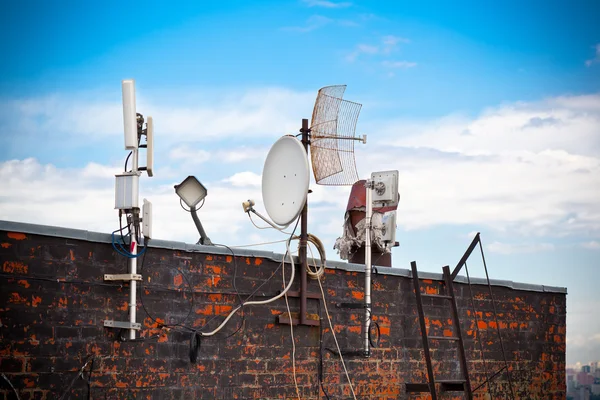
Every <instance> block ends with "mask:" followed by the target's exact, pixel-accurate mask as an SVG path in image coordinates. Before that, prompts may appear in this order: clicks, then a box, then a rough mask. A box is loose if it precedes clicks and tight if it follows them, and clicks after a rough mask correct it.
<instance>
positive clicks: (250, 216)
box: [246, 212, 291, 241]
mask: <svg viewBox="0 0 600 400" xmlns="http://www.w3.org/2000/svg"><path fill="white" fill-rule="evenodd" d="M246 214H248V218H250V222H252V225H254V227H255V228H256V229H275V230H276V231H279V232H281V233H284V234H286V235H290V234H291V233H290V232H286V231H284V229H285V227H283V228H281V229H280V228H275V227H274V226H270V225H269V226H258V225H256V223H255V222H254V220H253V219H252V215H250V212H247V213H246ZM286 226H289V225H286ZM283 241H285V240H283Z"/></svg>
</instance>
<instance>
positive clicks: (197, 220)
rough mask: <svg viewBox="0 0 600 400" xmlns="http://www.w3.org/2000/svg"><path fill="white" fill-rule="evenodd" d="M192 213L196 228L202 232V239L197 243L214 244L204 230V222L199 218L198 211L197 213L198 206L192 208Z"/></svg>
mask: <svg viewBox="0 0 600 400" xmlns="http://www.w3.org/2000/svg"><path fill="white" fill-rule="evenodd" d="M190 213H191V214H192V219H193V220H194V223H195V224H196V229H198V233H199V234H200V240H198V243H196V244H204V245H207V246H212V242H211V241H210V239H209V238H208V236H206V232H205V231H204V227H203V226H202V222H200V218H198V213H197V210H196V207H192V209H191V210H190Z"/></svg>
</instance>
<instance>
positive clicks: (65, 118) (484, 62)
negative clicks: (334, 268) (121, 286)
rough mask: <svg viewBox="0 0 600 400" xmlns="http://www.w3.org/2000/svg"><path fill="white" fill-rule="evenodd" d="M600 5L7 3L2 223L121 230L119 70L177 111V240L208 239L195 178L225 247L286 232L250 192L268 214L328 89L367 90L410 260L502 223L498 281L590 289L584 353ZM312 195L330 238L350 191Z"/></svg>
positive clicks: (160, 185)
mask: <svg viewBox="0 0 600 400" xmlns="http://www.w3.org/2000/svg"><path fill="white" fill-rule="evenodd" d="M598 15H600V3H598V2H596V1H588V2H584V1H574V2H568V3H567V2H559V1H528V2H516V1H505V2H502V3H501V4H499V3H496V2H481V1H474V2H446V3H444V2H434V1H431V2H411V3H409V2H400V1H397V2H360V1H345V2H341V1H337V2H333V1H328V0H306V1H301V0H299V1H292V2H281V1H262V2H259V1H255V2H246V1H223V2H189V3H187V4H186V3H182V4H178V5H177V6H172V5H168V4H167V3H163V2H144V3H135V2H130V3H129V4H126V5H123V4H119V3H118V2H106V3H103V4H102V5H99V4H91V3H89V2H75V1H72V2H69V1H65V2H61V4H60V5H56V4H50V3H48V2H29V1H22V2H5V3H3V4H2V5H0V26H2V35H0V53H1V54H3V55H4V57H3V61H4V62H3V63H2V64H1V65H0V178H1V179H2V180H3V185H2V187H0V203H1V207H0V219H8V220H18V221H27V222H37V223H46V224H53V225H62V226H72V227H77V228H84V229H90V230H100V231H105V232H107V231H111V230H113V229H114V226H115V223H116V215H115V212H114V211H113V210H112V207H113V203H112V202H113V196H114V194H113V179H114V178H113V176H114V174H115V173H118V172H120V171H121V170H122V163H123V160H124V157H125V156H126V152H125V151H124V150H123V148H122V121H121V118H122V114H121V108H120V107H121V105H120V102H121V97H120V96H121V93H120V90H121V88H120V82H121V80H122V79H126V78H135V79H136V88H137V93H138V111H139V112H142V113H144V114H145V115H152V116H153V117H154V120H155V124H156V136H157V137H156V154H155V156H156V166H155V169H156V173H155V175H156V176H155V177H154V178H152V179H148V178H145V179H142V181H141V192H142V195H144V196H146V197H148V198H149V199H150V200H152V201H153V202H154V204H155V229H156V236H157V237H160V238H164V239H175V240H185V241H189V242H192V241H195V233H194V229H193V225H192V224H191V223H190V221H188V216H187V215H185V213H184V212H182V211H181V210H180V209H178V203H177V200H176V198H174V194H173V193H172V185H173V183H177V182H179V181H181V180H182V179H183V178H184V177H185V176H187V175H189V174H194V175H196V176H198V177H199V178H200V179H201V180H202V181H203V182H205V184H206V186H207V187H208V190H209V197H208V198H207V202H206V206H205V209H204V210H203V211H202V212H203V215H202V217H203V221H205V225H206V227H207V230H208V232H209V235H210V236H211V239H213V240H214V241H220V242H226V243H227V244H230V245H233V244H246V243H253V242H254V243H255V242H259V241H265V240H275V239H277V238H278V236H277V235H276V234H275V233H269V232H266V231H257V230H256V229H254V228H253V227H252V226H251V225H250V224H249V222H248V220H247V218H246V217H245V216H244V215H243V213H242V212H241V211H240V210H241V208H240V207H239V204H240V202H241V201H243V200H245V199H247V198H248V197H254V198H255V199H256V200H257V203H258V205H257V206H258V207H259V209H260V206H261V201H260V198H261V195H260V188H259V184H260V174H261V171H262V163H263V160H264V158H265V156H266V153H267V151H268V149H269V146H270V145H271V144H272V143H273V142H274V141H275V140H276V139H277V138H278V137H279V136H281V135H283V134H287V133H295V132H296V131H297V129H298V127H299V122H300V119H301V118H309V117H310V115H311V112H312V104H313V102H314V98H315V96H316V92H317V90H318V89H319V88H320V87H322V86H326V85H331V84H347V85H348V88H347V91H346V98H348V99H349V100H353V101H357V102H360V103H362V104H363V109H362V111H361V115H360V118H359V123H358V131H359V132H358V133H360V134H362V133H367V134H368V135H369V141H368V144H367V145H366V146H362V145H361V146H359V147H358V148H357V150H356V155H357V165H358V169H359V172H360V175H361V176H362V177H366V176H368V175H369V174H370V172H371V171H376V170H385V169H398V170H399V171H400V191H401V193H402V196H403V197H402V198H403V200H402V202H401V204H400V207H399V213H400V214H399V218H398V224H399V228H398V240H399V241H400V242H401V247H400V249H396V250H395V254H394V265H395V266H398V267H403V268H408V266H409V264H408V263H409V262H410V261H411V260H417V261H418V262H419V265H420V266H421V268H422V269H424V270H429V271H439V270H440V268H441V266H442V265H444V264H451V265H452V264H454V263H455V262H456V261H457V260H458V259H459V258H460V256H461V254H462V252H463V251H464V249H465V248H466V246H467V245H468V243H469V241H470V235H472V233H473V232H476V231H481V232H482V238H483V240H484V244H485V245H486V251H487V252H488V253H489V255H488V262H489V267H490V274H491V276H492V277H493V278H498V279H509V280H514V281H521V282H530V283H539V284H546V285H553V286H562V287H565V286H566V287H567V288H568V289H569V296H568V347H567V348H568V350H567V353H568V356H567V357H568V362H569V363H574V362H577V361H581V362H587V361H590V360H592V359H600V321H599V319H598V318H597V317H595V318H594V317H593V313H596V315H597V314H598V309H599V308H600V303H598V299H597V295H596V293H597V290H598V283H597V282H598V279H597V276H598V272H597V271H598V267H599V265H598V264H599V260H600V205H599V204H598V199H600V25H599V24H598V23H597V16H598ZM313 187H314V190H315V193H314V194H313V195H311V198H310V202H311V210H312V212H311V221H313V222H311V224H312V226H311V231H313V232H314V233H315V234H317V235H318V236H320V237H322V238H323V239H324V240H325V242H326V244H327V246H328V247H329V248H331V246H332V245H333V242H334V241H335V238H336V237H337V236H339V235H340V234H341V233H342V231H341V223H342V218H343V209H344V208H345V204H346V201H347V196H348V189H347V188H329V187H317V186H315V185H313ZM40 193H41V202H42V203H43V205H40V204H39V203H32V201H33V200H31V199H32V198H34V196H33V195H34V194H35V195H36V198H39V196H40ZM213 199H214V200H213ZM211 200H212V202H211ZM48 210H53V212H48ZM266 248H268V249H271V250H274V251H279V252H283V248H281V247H278V246H277V245H275V246H271V247H266ZM330 257H331V258H334V259H335V258H336V255H335V253H334V252H333V251H331V252H330ZM478 267H479V268H480V266H477V265H476V264H474V266H473V268H474V269H475V271H474V274H475V275H478V276H482V275H483V271H482V270H481V269H479V270H477V268H478Z"/></svg>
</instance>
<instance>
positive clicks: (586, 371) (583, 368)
mask: <svg viewBox="0 0 600 400" xmlns="http://www.w3.org/2000/svg"><path fill="white" fill-rule="evenodd" d="M581 372H585V373H586V374H589V373H591V372H592V367H591V366H589V365H584V366H583V367H581Z"/></svg>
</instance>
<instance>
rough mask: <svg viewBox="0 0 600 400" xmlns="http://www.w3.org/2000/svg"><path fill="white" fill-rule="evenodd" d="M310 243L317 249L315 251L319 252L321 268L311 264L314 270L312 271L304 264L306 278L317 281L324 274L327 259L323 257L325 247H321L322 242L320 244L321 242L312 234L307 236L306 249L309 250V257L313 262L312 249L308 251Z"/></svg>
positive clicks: (308, 265)
mask: <svg viewBox="0 0 600 400" xmlns="http://www.w3.org/2000/svg"><path fill="white" fill-rule="evenodd" d="M311 243H312V244H313V245H314V246H315V247H316V248H317V251H318V252H319V257H320V258H321V267H320V268H317V266H316V265H315V264H314V263H313V266H314V267H315V270H314V271H312V270H311V269H310V264H308V263H307V264H306V266H307V268H306V273H307V274H308V276H309V277H310V278H311V279H319V278H320V277H322V276H323V274H324V273H325V263H326V261H327V257H326V255H325V246H323V242H321V240H320V239H319V238H318V237H316V236H315V235H313V234H312V233H309V234H308V237H307V243H306V247H307V248H309V251H310V257H311V258H312V259H313V260H314V255H313V252H312V249H310V244H311Z"/></svg>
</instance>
